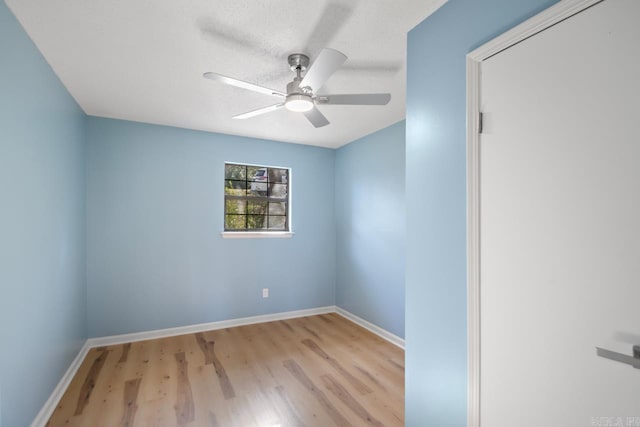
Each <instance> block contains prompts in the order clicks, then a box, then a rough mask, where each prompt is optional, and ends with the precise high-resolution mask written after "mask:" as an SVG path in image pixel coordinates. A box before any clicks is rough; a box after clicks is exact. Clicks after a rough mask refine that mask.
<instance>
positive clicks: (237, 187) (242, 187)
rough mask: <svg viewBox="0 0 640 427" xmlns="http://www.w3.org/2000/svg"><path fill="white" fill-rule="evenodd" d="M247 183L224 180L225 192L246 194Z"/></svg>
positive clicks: (233, 194)
mask: <svg viewBox="0 0 640 427" xmlns="http://www.w3.org/2000/svg"><path fill="white" fill-rule="evenodd" d="M246 188H247V183H246V182H244V181H229V180H225V182H224V194H227V195H229V196H244V195H246Z"/></svg>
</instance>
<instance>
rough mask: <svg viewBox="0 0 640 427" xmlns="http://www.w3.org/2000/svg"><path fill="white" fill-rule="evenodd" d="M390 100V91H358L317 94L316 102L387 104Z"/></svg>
mask: <svg viewBox="0 0 640 427" xmlns="http://www.w3.org/2000/svg"><path fill="white" fill-rule="evenodd" d="M390 100H391V94H390V93H358V94H350V95H318V96H316V102H317V103H318V104H332V105H387V104H388V103H389V101H390Z"/></svg>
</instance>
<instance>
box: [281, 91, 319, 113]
mask: <svg viewBox="0 0 640 427" xmlns="http://www.w3.org/2000/svg"><path fill="white" fill-rule="evenodd" d="M284 107H285V108H286V109H287V110H289V111H295V112H297V113H304V112H305V111H309V110H311V109H312V108H313V101H312V100H311V97H310V96H309V95H303V94H301V93H292V94H291V95H289V96H287V100H286V101H285V103H284Z"/></svg>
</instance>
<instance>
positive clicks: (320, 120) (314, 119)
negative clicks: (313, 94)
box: [304, 107, 329, 128]
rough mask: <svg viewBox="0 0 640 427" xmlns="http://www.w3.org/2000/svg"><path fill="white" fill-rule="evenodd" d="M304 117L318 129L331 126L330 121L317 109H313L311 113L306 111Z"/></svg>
mask: <svg viewBox="0 0 640 427" xmlns="http://www.w3.org/2000/svg"><path fill="white" fill-rule="evenodd" d="M304 115H305V117H306V118H307V119H309V121H310V122H311V124H312V125H313V126H315V127H317V128H321V127H322V126H326V125H328V124H329V120H327V118H326V117H325V116H324V114H322V113H321V112H320V110H318V109H317V108H316V107H313V108H312V109H311V110H309V111H305V112H304Z"/></svg>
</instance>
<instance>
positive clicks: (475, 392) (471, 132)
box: [467, 0, 604, 427]
mask: <svg viewBox="0 0 640 427" xmlns="http://www.w3.org/2000/svg"><path fill="white" fill-rule="evenodd" d="M602 1H604V0H561V1H560V2H558V3H556V4H555V5H553V6H551V7H549V8H548V9H546V10H544V11H543V12H541V13H539V14H537V15H535V16H534V17H532V18H530V19H528V20H527V21H525V22H523V23H521V24H520V25H518V26H516V27H514V28H512V29H511V30H509V31H507V32H505V33H503V34H502V35H500V36H498V37H496V38H495V39H493V40H491V41H489V42H487V43H486V44H484V45H482V46H480V47H479V48H477V49H476V50H474V51H473V52H470V53H469V54H467V360H468V372H467V375H468V378H467V384H468V389H467V426H468V427H480V399H481V396H480V363H481V361H480V346H481V337H480V296H481V284H480V255H481V254H480V238H481V236H480V234H481V233H480V144H479V142H480V130H481V129H480V126H481V120H480V113H481V111H480V77H481V76H480V66H481V63H482V61H485V60H487V59H489V58H491V57H492V56H494V55H497V54H499V53H500V52H502V51H504V50H506V49H508V48H509V47H511V46H514V45H516V44H518V43H520V42H521V41H523V40H526V39H528V38H529V37H532V36H534V35H536V34H538V33H540V32H542V31H544V30H546V29H547V28H549V27H552V26H554V25H556V24H558V23H560V22H562V21H564V20H565V19H568V18H570V17H571V16H573V15H575V14H577V13H580V12H582V11H583V10H585V9H588V8H590V7H591V6H594V5H596V4H598V3H601V2H602Z"/></svg>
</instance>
